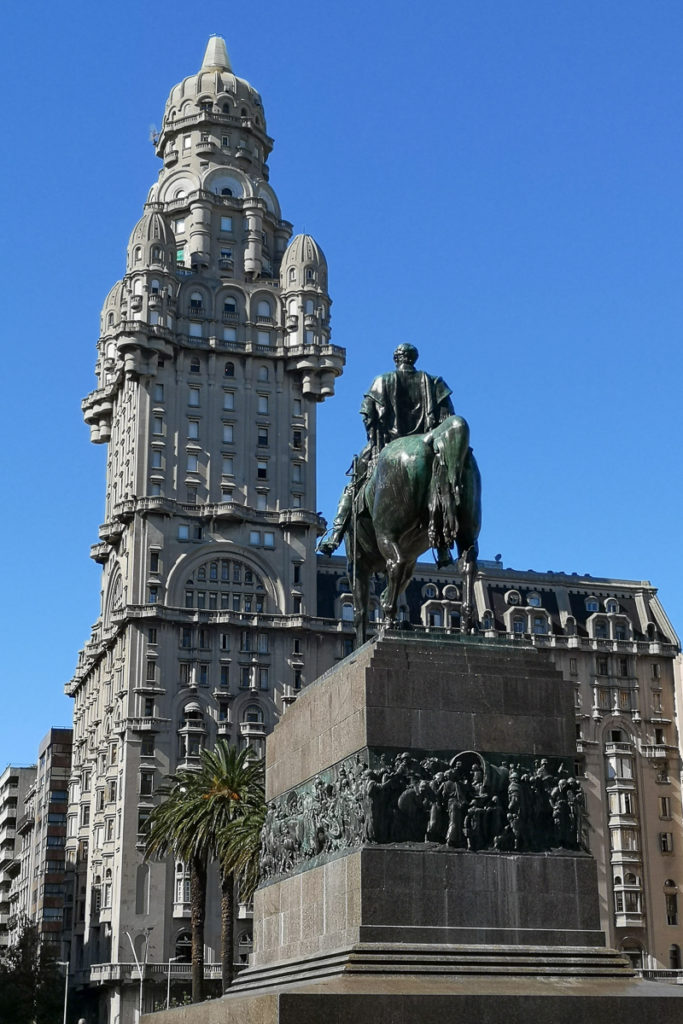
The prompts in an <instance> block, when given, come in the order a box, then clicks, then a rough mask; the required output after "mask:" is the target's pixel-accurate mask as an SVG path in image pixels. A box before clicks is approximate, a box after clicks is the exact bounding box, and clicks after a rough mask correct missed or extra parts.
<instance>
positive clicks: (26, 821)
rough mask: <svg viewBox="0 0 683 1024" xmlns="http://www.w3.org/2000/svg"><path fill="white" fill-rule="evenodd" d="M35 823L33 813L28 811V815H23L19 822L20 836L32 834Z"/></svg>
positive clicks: (18, 830)
mask: <svg viewBox="0 0 683 1024" xmlns="http://www.w3.org/2000/svg"><path fill="white" fill-rule="evenodd" d="M35 821H36V818H35V814H34V813H33V811H27V812H26V814H22V816H21V817H20V818H19V820H18V821H17V832H18V833H19V835H20V836H23V835H24V833H25V832H30V831H31V829H32V828H33V826H34V825H35Z"/></svg>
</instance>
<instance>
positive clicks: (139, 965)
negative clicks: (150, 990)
mask: <svg viewBox="0 0 683 1024" xmlns="http://www.w3.org/2000/svg"><path fill="white" fill-rule="evenodd" d="M151 930H152V928H151V927H150V928H144V929H143V932H144V935H145V956H144V959H143V961H142V965H141V964H140V961H139V960H138V955H137V953H136V952H135V946H134V944H133V940H132V938H131V937H130V932H126V935H127V936H128V941H129V942H130V948H131V949H132V950H133V956H134V957H135V966H136V967H137V969H138V974H139V975H140V1008H139V1010H138V1019H139V1018H140V1017H142V984H143V982H144V974H143V971H144V968H145V965H146V964H147V947H148V946H149V933H150V932H151ZM65 1024H66V1021H65Z"/></svg>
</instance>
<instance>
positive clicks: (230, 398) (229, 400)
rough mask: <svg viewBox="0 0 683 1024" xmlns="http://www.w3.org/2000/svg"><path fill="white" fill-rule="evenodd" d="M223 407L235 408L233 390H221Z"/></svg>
mask: <svg viewBox="0 0 683 1024" xmlns="http://www.w3.org/2000/svg"><path fill="white" fill-rule="evenodd" d="M223 408H224V409H234V408H235V392H234V391H224V392H223Z"/></svg>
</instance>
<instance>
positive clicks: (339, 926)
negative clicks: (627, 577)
mask: <svg viewBox="0 0 683 1024" xmlns="http://www.w3.org/2000/svg"><path fill="white" fill-rule="evenodd" d="M266 747H267V754H266V760H267V766H266V796H267V800H268V801H269V802H270V807H271V809H272V810H271V812H270V813H271V816H273V817H272V820H273V822H279V824H278V828H279V833H278V835H277V836H276V837H275V838H274V839H273V840H272V843H270V846H269V847H267V850H266V852H267V857H266V868H267V870H266V875H267V880H266V882H265V883H264V884H262V886H261V887H260V889H259V890H258V892H257V893H256V896H255V900H254V954H253V957H252V963H251V965H250V967H249V968H248V969H247V970H246V971H244V972H243V974H241V975H240V977H239V978H238V980H237V982H236V984H235V986H234V988H233V990H232V992H231V993H230V995H228V996H225V997H224V998H223V999H221V1000H218V1001H216V1002H212V1003H207V1004H201V1005H199V1006H196V1007H189V1008H182V1009H178V1010H175V1011H169V1012H164V1013H161V1014H156V1015H154V1017H148V1018H145V1020H148V1021H149V1022H150V1024H151V1021H155V1022H156V1024H166V1022H168V1024H171V1022H174V1024H218V1022H221V1024H223V1022H225V1024H228V1022H233V1021H235V1022H237V1021H240V1022H242V1021H244V1022H249V1024H271V1022H276V1021H279V1022H281V1024H284V1022H289V1021H292V1022H294V1021H297V1024H307V1022H311V1024H312V1022H314V1021H315V1022H318V1021H320V1022H323V1021H324V1022H325V1024H332V1022H339V1024H342V1022H349V1024H351V1022H353V1024H358V1022H363V1021H372V1022H373V1024H377V1022H386V1024H389V1022H391V1024H399V1022H400V1024H413V1022H414V1024H418V1022H420V1024H431V1022H432V1021H433V1022H434V1024H437V1022H438V1024H450V1022H456V1021H458V1022H459V1021H463V1022H465V1021H467V1024H472V1022H475V1021H478V1022H489V1021H491V1022H493V1021H496V1022H498V1021H501V1020H503V1019H506V1020H508V1021H510V1022H515V1021H518V1020H520V1021H521V1020H525V1021H527V1020H534V1021H535V1022H539V1024H545V1022H548V1024H550V1022H552V1024H560V1022H564V1021H567V1022H571V1024H577V1022H581V1021H594V1020H597V1019H598V1018H599V1019H600V1020H601V1024H608V1022H612V1021H614V1022H616V1021H619V1022H620V1024H623V1022H624V1021H631V1020H632V1021H636V1020H637V1021H638V1022H643V1024H649V1022H653V1024H654V1022H655V1021H657V1024H669V1022H671V1024H673V1022H674V1021H676V1022H677V1024H680V1022H681V1020H683V998H681V997H683V992H679V991H678V989H676V988H675V987H672V986H666V985H657V984H652V983H646V982H643V981H640V980H637V979H635V978H634V976H633V971H632V969H631V967H630V964H629V962H628V960H627V959H626V958H624V957H623V956H621V955H619V954H618V953H616V952H615V951H613V950H609V949H607V948H606V947H605V942H604V935H603V933H602V932H601V931H600V926H599V909H598V894H597V881H596V870H595V863H594V861H593V859H592V857H591V856H590V854H588V853H587V852H585V851H583V850H581V849H579V848H578V847H577V844H574V848H572V844H565V848H549V849H540V850H539V849H538V848H536V849H534V848H533V846H530V845H529V844H527V845H526V848H524V847H525V843H524V842H523V837H522V838H521V839H520V837H515V838H516V839H519V846H520V848H519V849H515V848H514V847H512V848H508V849H498V848H491V844H489V846H488V848H486V849H477V848H476V843H475V844H474V845H472V843H471V840H470V839H468V844H469V845H470V846H471V848H469V849H468V848H467V845H466V844H460V845H457V844H455V845H448V843H446V842H445V841H444V839H443V836H441V837H440V840H439V841H428V842H425V841H414V840H413V841H405V839H403V840H402V841H386V840H387V839H392V837H393V838H395V836H396V835H400V834H401V833H400V830H399V831H398V832H397V831H396V826H395V823H394V825H393V826H390V825H387V826H386V827H384V825H382V827H381V828H380V827H379V826H378V825H377V824H375V825H374V826H373V825H372V822H370V823H368V820H367V815H366V817H365V819H364V817H363V808H364V807H365V808H367V807H368V806H369V805H368V803H367V800H366V802H365V803H363V802H361V801H360V800H359V799H358V800H356V803H355V804H354V800H353V794H354V792H356V791H361V790H364V787H365V788H367V787H366V780H367V779H372V778H377V777H379V776H381V774H382V772H383V771H384V770H385V768H386V766H388V765H395V764H400V765H410V764H418V763H421V764H427V763H430V759H432V760H433V761H434V764H435V765H436V768H438V766H439V765H443V764H449V763H453V762H455V761H456V759H461V760H458V761H457V763H458V764H459V765H460V764H462V765H467V766H471V769H470V770H471V771H472V772H473V773H475V772H476V771H478V770H479V765H480V764H481V765H483V766H485V770H486V771H487V772H488V773H489V775H487V779H486V785H487V786H488V787H489V788H490V789H491V792H494V791H495V785H496V780H497V779H498V778H499V777H502V776H504V775H506V774H508V775H509V773H510V766H511V765H523V764H525V763H526V764H527V765H529V766H531V765H533V766H534V767H533V769H532V768H531V767H529V771H534V772H535V773H536V774H538V773H539V772H542V771H544V770H549V769H544V768H543V767H539V765H540V766H543V765H546V764H547V765H554V766H555V768H554V770H555V771H557V772H559V774H560V775H562V773H563V772H565V773H566V771H567V765H571V764H572V763H573V754H574V749H575V745H574V707H573V687H572V685H571V684H570V683H569V682H568V681H566V680H564V679H563V677H562V676H561V674H560V673H559V672H558V671H557V670H556V669H555V668H554V667H553V665H552V662H551V661H550V659H549V657H548V656H547V655H546V654H545V653H544V652H541V651H539V650H537V649H535V648H533V647H530V646H527V645H518V644H514V643H509V644H506V643H487V642H482V641H479V640H478V639H476V638H473V639H461V638H459V637H441V638H438V639H435V638H432V637H430V636H427V635H408V636H405V635H403V634H399V633H395V634H386V635H385V636H384V637H382V638H381V639H379V640H377V641H375V642H372V643H369V644H366V645H365V646H364V647H362V648H361V649H360V650H359V651H357V652H356V653H355V654H354V655H353V656H351V657H349V658H347V659H346V660H345V661H343V662H342V663H340V664H339V665H338V666H337V667H336V668H335V669H333V670H331V671H330V672H328V673H326V675H324V676H322V677H321V678H320V679H319V680H317V681H316V682H315V683H313V684H312V685H311V686H309V687H308V688H307V689H306V690H305V691H303V692H302V693H301V695H300V696H299V697H298V699H297V701H296V702H295V704H294V705H293V706H292V707H291V708H289V709H288V711H287V713H286V715H285V716H284V717H283V719H282V720H281V722H280V723H279V725H278V726H277V727H276V728H275V730H274V731H273V733H272V735H271V736H270V737H269V738H268V741H267V745H266ZM373 766H375V771H373ZM558 766H559V767H558ZM519 771H520V772H521V771H522V769H521V768H520V769H519ZM416 791H417V787H416ZM325 801H327V803H328V804H329V807H330V808H331V809H332V811H334V813H333V814H331V818H330V821H331V822H332V823H331V824H330V822H328V825H327V826H326V827H327V834H322V835H318V834H317V833H315V830H314V832H313V833H312V834H308V833H307V831H306V830H307V828H308V829H309V832H310V828H311V825H310V822H311V820H312V819H314V818H316V814H317V815H318V816H319V815H320V807H321V806H323V805H325ZM277 808H279V809H280V811H279V812H277ZM283 808H291V809H293V813H292V815H291V816H290V818H289V819H282V817H280V818H278V817H277V813H281V812H282V809H283ZM316 808H317V810H316ZM340 808H341V809H340ZM314 811H315V813H314ZM394 811H395V814H399V815H400V811H399V810H398V809H397V808H394ZM276 812H277V813H276ZM316 820H317V819H316ZM297 821H300V822H301V824H300V826H297V825H296V822H297ZM340 821H341V822H342V823H343V828H337V830H336V831H334V827H333V826H334V822H337V823H338V822H340ZM293 823H294V824H293ZM392 828H393V831H392ZM273 831H275V826H274V827H273ZM319 831H320V832H323V833H324V830H319ZM507 831H508V832H510V830H509V829H508V830H507ZM423 834H424V830H423ZM331 836H332V837H333V841H332V839H331ZM510 836H511V837H512V833H511V832H510ZM378 837H379V838H380V839H384V840H385V841H380V842H378V841H376V840H377V838H378ZM271 847H272V849H270V848H271ZM269 849H270V853H268V850H269Z"/></svg>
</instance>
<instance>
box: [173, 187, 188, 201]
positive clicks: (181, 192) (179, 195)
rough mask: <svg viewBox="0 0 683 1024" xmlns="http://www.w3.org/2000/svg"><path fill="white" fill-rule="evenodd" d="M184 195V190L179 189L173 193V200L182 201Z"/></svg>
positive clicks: (185, 193)
mask: <svg viewBox="0 0 683 1024" xmlns="http://www.w3.org/2000/svg"><path fill="white" fill-rule="evenodd" d="M186 195H187V192H186V191H185V189H184V188H179V189H178V190H177V191H176V192H175V193H174V195H173V198H174V199H184V198H185V196H186Z"/></svg>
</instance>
